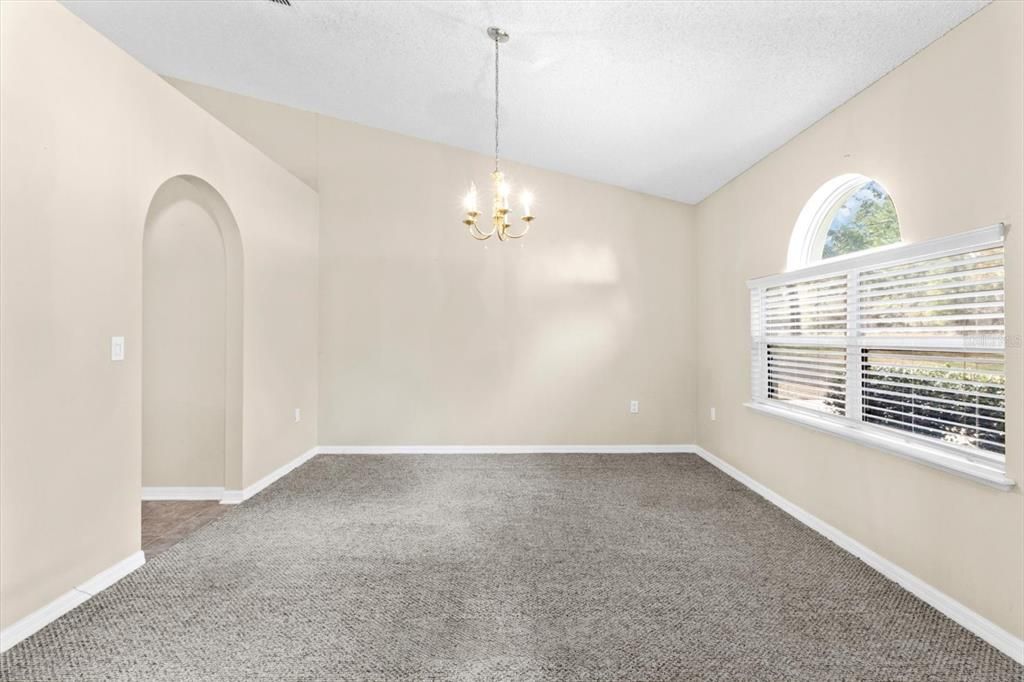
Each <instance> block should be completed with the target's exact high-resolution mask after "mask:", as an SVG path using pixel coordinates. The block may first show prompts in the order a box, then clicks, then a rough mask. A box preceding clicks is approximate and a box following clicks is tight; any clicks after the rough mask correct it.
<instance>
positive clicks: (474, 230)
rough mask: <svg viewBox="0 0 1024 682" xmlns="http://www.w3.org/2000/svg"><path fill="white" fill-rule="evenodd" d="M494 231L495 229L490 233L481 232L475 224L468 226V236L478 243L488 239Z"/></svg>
mask: <svg viewBox="0 0 1024 682" xmlns="http://www.w3.org/2000/svg"><path fill="white" fill-rule="evenodd" d="M496 231H497V230H496V229H492V230H491V231H490V232H481V231H480V228H478V227H477V226H476V224H475V223H474V224H472V225H470V226H469V235H470V236H471V237H473V239H476V240H478V241H483V240H485V239H490V238H491V237H493V236H494V233H495V232H496Z"/></svg>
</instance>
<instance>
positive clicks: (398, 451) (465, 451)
mask: <svg viewBox="0 0 1024 682" xmlns="http://www.w3.org/2000/svg"><path fill="white" fill-rule="evenodd" d="M695 452H697V446H696V445H678V444H676V445H321V446H320V448H319V453H320V454H322V455H530V454H598V455H621V454H641V453H695Z"/></svg>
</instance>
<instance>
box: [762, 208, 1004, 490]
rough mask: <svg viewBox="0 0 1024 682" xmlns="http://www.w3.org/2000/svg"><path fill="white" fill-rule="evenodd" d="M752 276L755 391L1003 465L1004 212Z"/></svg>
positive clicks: (795, 407)
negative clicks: (956, 229)
mask: <svg viewBox="0 0 1024 682" xmlns="http://www.w3.org/2000/svg"><path fill="white" fill-rule="evenodd" d="M748 286H749V287H750V302H751V325H750V326H751V334H752V346H751V348H752V351H751V378H752V383H753V386H752V393H753V400H754V402H755V403H759V404H763V405H766V406H772V407H773V408H784V409H786V410H792V411H793V412H794V413H802V414H813V415H818V416H819V417H820V418H821V419H827V420H831V421H835V422H837V423H845V424H847V425H849V426H852V427H854V428H856V429H859V430H863V431H866V432H875V433H878V434H884V435H886V436H898V437H899V438H900V439H909V440H911V441H912V442H916V443H923V444H928V445H932V446H936V447H939V448H942V449H943V450H944V451H945V452H948V453H950V454H952V455H954V456H956V457H959V458H962V459H963V460H965V461H968V462H978V463H981V464H983V465H985V466H987V467H990V468H992V469H994V470H997V471H1004V470H1005V464H1004V451H1005V440H1006V421H1005V420H1006V414H1005V413H1006V399H1005V376H1006V375H1005V366H1004V344H1005V331H1004V273H1003V226H1002V225H1001V224H1000V225H994V226H992V227H988V228H983V229H980V230H974V231H972V232H968V233H964V234H961V235H956V236H953V237H947V238H943V239H937V240H932V241H930V242H922V243H918V244H911V245H906V246H898V247H894V248H887V249H879V250H874V251H871V252H867V253H864V254H862V255H855V256H850V257H845V258H839V259H833V260H830V261H824V262H822V263H820V264H817V265H814V266H811V267H808V268H803V269H801V270H798V271H795V272H789V273H785V274H781V275H773V276H770V277H762V278H759V279H755V280H751V281H750V282H748Z"/></svg>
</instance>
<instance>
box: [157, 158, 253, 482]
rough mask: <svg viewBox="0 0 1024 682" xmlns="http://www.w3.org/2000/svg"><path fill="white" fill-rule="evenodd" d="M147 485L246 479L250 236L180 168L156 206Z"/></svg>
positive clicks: (162, 190) (215, 196) (159, 192)
mask: <svg viewBox="0 0 1024 682" xmlns="http://www.w3.org/2000/svg"><path fill="white" fill-rule="evenodd" d="M142 251H143V264H142V265H143V267H142V279H143V286H142V292H143V293H142V301H143V303H142V320H143V322H142V332H143V333H142V484H143V486H155V487H162V486H213V487H225V488H229V489H239V488H241V483H242V269H243V259H242V241H241V235H240V233H239V230H238V224H237V223H236V222H235V219H234V216H233V215H232V213H231V210H230V209H229V208H228V205H227V202H225V201H224V198H223V197H222V196H221V195H220V193H218V192H217V190H215V189H214V188H213V187H212V186H211V185H210V184H209V183H207V182H206V181H204V180H202V179H200V178H197V177H195V176H190V175H179V176H175V177H173V178H170V179H169V180H167V181H165V182H164V183H163V184H162V185H160V187H159V188H158V189H157V191H156V193H155V194H154V195H153V199H152V201H151V202H150V206H149V210H148V211H147V214H146V224H145V232H144V234H143V247H142Z"/></svg>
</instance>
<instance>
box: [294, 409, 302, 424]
mask: <svg viewBox="0 0 1024 682" xmlns="http://www.w3.org/2000/svg"><path fill="white" fill-rule="evenodd" d="M300 421H302V410H301V409H299V408H298V407H296V408H295V422H296V423H298V422H300Z"/></svg>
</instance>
